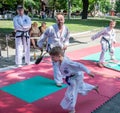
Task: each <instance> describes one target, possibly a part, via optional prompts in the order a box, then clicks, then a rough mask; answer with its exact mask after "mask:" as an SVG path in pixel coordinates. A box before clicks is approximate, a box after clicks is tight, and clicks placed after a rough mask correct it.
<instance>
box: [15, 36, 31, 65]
mask: <svg viewBox="0 0 120 113" xmlns="http://www.w3.org/2000/svg"><path fill="white" fill-rule="evenodd" d="M15 46H16V56H15V63H16V65H21V64H22V58H23V54H24V55H25V63H27V64H29V63H30V38H27V39H26V37H23V38H21V37H19V38H15Z"/></svg>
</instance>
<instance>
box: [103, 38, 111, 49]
mask: <svg viewBox="0 0 120 113" xmlns="http://www.w3.org/2000/svg"><path fill="white" fill-rule="evenodd" d="M102 39H103V40H105V41H106V42H107V43H108V47H109V51H110V48H111V44H110V42H109V41H108V40H107V39H106V38H104V37H102Z"/></svg>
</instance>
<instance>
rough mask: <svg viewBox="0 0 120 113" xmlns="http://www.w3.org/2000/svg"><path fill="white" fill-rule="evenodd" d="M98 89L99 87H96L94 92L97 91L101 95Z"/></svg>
mask: <svg viewBox="0 0 120 113" xmlns="http://www.w3.org/2000/svg"><path fill="white" fill-rule="evenodd" d="M98 88H99V87H98V86H95V88H94V89H93V90H95V91H96V92H97V93H98V94H99V91H98Z"/></svg>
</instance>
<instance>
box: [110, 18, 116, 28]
mask: <svg viewBox="0 0 120 113" xmlns="http://www.w3.org/2000/svg"><path fill="white" fill-rule="evenodd" d="M109 25H110V28H114V27H115V25H116V21H115V20H111V21H110V24H109Z"/></svg>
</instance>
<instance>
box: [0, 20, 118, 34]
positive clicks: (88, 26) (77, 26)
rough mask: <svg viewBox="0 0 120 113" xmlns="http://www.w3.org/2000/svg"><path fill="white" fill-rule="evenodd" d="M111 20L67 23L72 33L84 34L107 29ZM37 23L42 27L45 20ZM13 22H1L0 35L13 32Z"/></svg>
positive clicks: (49, 23) (50, 23)
mask: <svg viewBox="0 0 120 113" xmlns="http://www.w3.org/2000/svg"><path fill="white" fill-rule="evenodd" d="M109 20H110V19H105V18H91V19H87V20H81V19H71V20H67V19H66V21H65V24H66V26H67V27H68V28H69V30H70V32H72V33H75V32H83V31H88V30H93V29H97V28H101V27H106V26H108V24H109ZM34 21H36V22H37V23H38V26H40V24H41V22H42V21H43V20H38V19H37V20H33V21H32V22H34ZM44 21H45V22H46V23H47V26H48V27H49V26H50V25H52V24H54V23H55V20H54V19H47V20H44ZM116 21H117V25H116V28H120V19H119V18H117V19H116ZM13 29H14V28H13V21H12V20H0V33H2V34H6V33H10V32H12V31H13Z"/></svg>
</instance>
